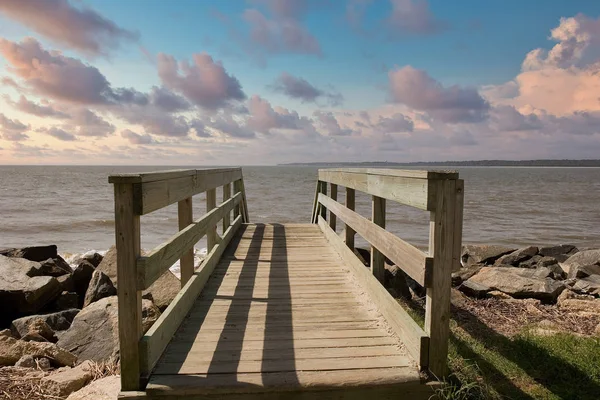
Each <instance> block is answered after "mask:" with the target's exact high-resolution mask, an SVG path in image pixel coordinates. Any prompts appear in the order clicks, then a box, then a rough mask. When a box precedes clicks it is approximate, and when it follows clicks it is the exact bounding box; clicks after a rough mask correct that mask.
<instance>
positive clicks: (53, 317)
mask: <svg viewBox="0 0 600 400" xmlns="http://www.w3.org/2000/svg"><path fill="white" fill-rule="evenodd" d="M78 313H79V310H78V309H70V310H64V311H60V312H55V313H51V314H39V315H30V316H28V317H23V318H19V319H16V320H14V321H13V322H12V324H11V327H10V329H11V332H12V334H13V335H15V336H16V337H22V336H25V335H26V334H27V332H29V325H30V324H31V323H32V321H34V320H36V319H41V320H43V321H44V322H45V323H46V324H48V326H49V327H50V328H51V329H52V330H53V331H55V332H56V331H64V330H67V329H69V328H70V327H71V322H73V318H75V316H76V315H77V314H78Z"/></svg>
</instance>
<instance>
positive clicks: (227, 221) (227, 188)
mask: <svg viewBox="0 0 600 400" xmlns="http://www.w3.org/2000/svg"><path fill="white" fill-rule="evenodd" d="M230 198H231V183H226V184H225V185H223V203H224V202H226V201H227V200H229V199H230ZM230 214H231V213H227V214H226V215H225V216H224V217H223V233H225V231H226V230H227V228H229V225H231V218H230Z"/></svg>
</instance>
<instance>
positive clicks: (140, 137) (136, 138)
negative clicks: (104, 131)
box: [121, 129, 154, 144]
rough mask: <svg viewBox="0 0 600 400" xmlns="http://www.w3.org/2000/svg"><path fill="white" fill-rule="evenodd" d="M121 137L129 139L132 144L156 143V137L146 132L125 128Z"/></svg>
mask: <svg viewBox="0 0 600 400" xmlns="http://www.w3.org/2000/svg"><path fill="white" fill-rule="evenodd" d="M121 137H122V138H124V139H127V141H129V143H131V144H152V143H154V139H152V136H150V135H148V134H147V133H145V134H139V133H135V132H133V131H131V130H129V129H123V130H122V131H121Z"/></svg>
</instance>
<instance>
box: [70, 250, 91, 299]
mask: <svg viewBox="0 0 600 400" xmlns="http://www.w3.org/2000/svg"><path fill="white" fill-rule="evenodd" d="M95 270H96V269H95V268H94V266H93V265H92V264H91V263H90V262H89V261H85V260H84V261H83V262H81V263H80V264H79V265H78V266H77V267H76V268H75V269H74V270H73V275H72V276H73V290H74V291H75V293H77V295H78V296H79V300H80V305H81V306H83V299H84V298H85V292H87V289H88V286H89V284H90V280H91V279H92V275H93V274H94V271H95Z"/></svg>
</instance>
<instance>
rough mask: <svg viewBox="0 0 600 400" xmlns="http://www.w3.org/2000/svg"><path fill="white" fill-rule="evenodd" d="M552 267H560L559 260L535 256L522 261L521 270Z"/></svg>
mask: <svg viewBox="0 0 600 400" xmlns="http://www.w3.org/2000/svg"><path fill="white" fill-rule="evenodd" d="M551 265H558V260H557V259H556V258H554V257H548V256H541V255H539V254H538V255H535V256H533V257H531V258H530V259H529V260H526V261H521V262H520V263H519V268H538V267H549V266H551Z"/></svg>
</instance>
